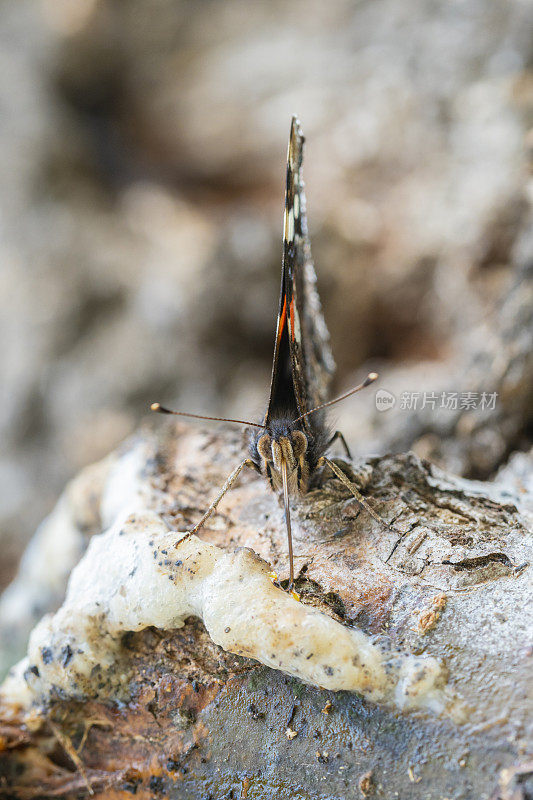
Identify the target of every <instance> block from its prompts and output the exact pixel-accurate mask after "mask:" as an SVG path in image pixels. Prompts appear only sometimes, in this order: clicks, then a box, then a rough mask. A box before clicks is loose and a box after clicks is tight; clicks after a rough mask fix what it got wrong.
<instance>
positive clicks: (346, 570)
mask: <svg viewBox="0 0 533 800" xmlns="http://www.w3.org/2000/svg"><path fill="white" fill-rule="evenodd" d="M139 448H140V450H139ZM240 451H241V444H240V437H239V436H237V435H235V434H234V433H233V432H227V433H224V432H222V433H221V432H217V433H206V432H203V431H201V430H198V429H191V428H187V427H185V426H182V425H180V426H169V427H168V428H167V429H166V432H163V433H161V436H160V440H159V442H156V441H155V439H154V438H153V436H151V435H148V434H146V435H145V437H144V439H142V438H141V439H137V440H136V442H134V443H132V445H131V446H130V448H129V449H126V450H125V451H124V452H123V453H122V455H121V458H120V459H119V460H118V462H117V464H118V465H120V464H121V459H122V463H123V464H124V465H129V466H128V468H127V469H126V468H125V469H124V475H127V476H128V478H127V479H126V480H124V481H123V482H122V483H121V484H120V483H117V482H116V481H115V483H114V486H113V483H112V482H111V484H110V483H109V482H108V483H107V485H106V484H104V492H103V495H102V502H104V500H105V498H106V497H107V501H106V502H108V503H109V501H110V499H111V496H114V497H115V501H116V502H115V518H118V516H119V514H120V510H121V506H120V503H119V502H118V498H120V497H122V498H123V500H124V503H127V502H130V501H131V497H132V494H133V495H135V497H136V498H137V499H136V500H135V502H136V503H137V504H138V507H139V508H141V507H144V508H146V509H149V510H150V511H151V513H153V511H156V513H157V514H158V515H159V516H160V517H161V519H162V520H164V521H165V522H166V524H167V525H169V526H170V527H171V528H174V529H175V530H176V531H178V530H183V529H184V528H187V527H188V526H189V525H190V524H191V522H192V521H194V520H196V519H197V518H198V515H199V514H200V513H201V512H202V511H203V510H204V508H205V504H206V502H207V498H208V497H209V496H211V495H212V494H213V492H214V488H215V486H216V485H218V484H220V483H221V482H222V480H223V479H224V478H225V477H226V474H227V472H228V471H229V469H230V468H231V465H232V464H233V463H235V462H236V461H237V460H238V458H239V455H240ZM139 453H141V454H142V453H144V455H143V456H142V458H139ZM133 463H136V465H137V466H136V468H135V470H132V466H131V465H132V464H133ZM339 463H342V462H339ZM346 468H347V469H349V467H348V465H346ZM352 470H353V476H354V478H355V480H356V481H357V483H358V485H359V486H360V487H361V489H362V490H363V491H364V493H365V495H366V496H367V498H368V499H369V501H370V502H372V504H373V505H374V507H375V508H376V509H377V510H378V511H379V513H380V514H382V515H383V516H384V518H385V519H387V520H388V521H390V522H392V521H394V524H395V526H396V527H397V528H398V529H399V531H401V532H402V534H403V535H402V536H401V538H400V540H398V539H396V538H395V537H394V536H393V535H392V534H389V533H384V531H383V530H382V529H381V527H380V526H379V525H377V524H376V523H375V522H374V521H373V520H372V519H369V518H368V516H367V515H365V514H364V512H363V511H359V510H358V508H357V504H356V503H355V501H354V500H353V499H351V498H350V497H349V496H348V494H347V491H346V489H345V487H343V485H342V484H340V483H339V482H338V481H337V480H336V479H332V478H328V477H327V476H324V481H323V484H322V486H320V487H317V488H316V489H315V490H313V491H312V492H310V493H309V495H308V496H307V497H306V498H305V499H304V502H303V503H302V504H301V505H300V506H299V507H298V508H297V509H295V519H294V535H295V551H296V564H297V570H298V581H297V588H298V591H299V592H300V593H301V595H302V602H303V603H304V605H306V604H308V605H310V606H312V607H313V608H316V609H319V610H321V611H322V612H323V613H325V614H328V615H329V616H330V617H332V618H333V619H334V620H337V621H338V622H339V623H341V624H343V625H348V626H356V627H357V628H358V629H360V630H362V631H363V632H366V633H368V634H371V635H375V636H378V638H379V640H380V641H381V642H389V643H390V644H391V646H393V647H395V648H396V647H397V648H399V649H400V650H401V651H403V652H410V653H413V654H424V655H431V656H434V657H436V658H437V659H438V660H440V661H442V662H443V663H444V664H445V666H446V669H447V673H448V681H447V690H448V691H449V692H450V693H451V694H452V695H453V697H454V698H455V699H456V700H457V701H458V702H459V703H460V714H452V715H450V714H449V713H444V714H443V715H442V716H441V717H437V716H435V715H434V714H432V713H431V712H426V713H425V714H413V713H410V714H401V713H399V712H398V711H394V710H392V709H390V708H385V707H384V706H381V705H379V704H378V705H376V704H372V703H370V702H368V701H366V700H364V699H363V698H361V697H360V696H358V695H355V694H353V693H349V692H328V691H325V690H321V689H318V688H314V687H311V686H306V685H304V684H302V683H300V682H299V681H297V680H295V679H293V678H288V677H287V676H285V675H283V673H281V672H276V671H273V670H271V669H268V668H267V667H265V666H262V665H259V664H257V662H255V661H252V660H250V659H246V658H242V657H238V656H235V655H232V654H230V653H227V652H224V651H223V650H222V649H221V648H220V647H217V646H215V645H214V644H213V642H212V641H211V640H210V638H209V637H208V635H207V633H206V631H205V628H204V627H203V626H202V624H201V623H200V622H199V621H198V620H197V619H195V618H193V617H190V618H189V619H188V620H187V621H186V624H185V626H184V627H182V628H181V629H179V630H161V629H158V628H154V627H150V628H147V629H145V630H142V631H138V632H136V633H132V634H129V635H127V636H125V637H124V639H123V640H122V644H121V653H122V658H123V662H122V665H124V664H127V665H128V667H129V669H131V673H130V672H129V671H128V672H125V673H124V678H123V680H124V681H126V682H125V683H124V687H125V688H126V689H127V691H128V696H129V700H128V701H127V702H125V703H124V702H121V703H119V704H116V703H113V702H112V699H111V698H110V697H109V695H108V692H107V688H105V689H104V684H102V690H101V691H102V692H103V694H102V696H100V697H99V696H98V683H97V682H95V683H94V687H95V690H96V696H93V697H92V699H91V700H90V701H89V702H86V703H83V704H80V703H79V702H77V701H75V700H73V699H70V700H69V698H68V697H63V699H61V698H58V697H57V696H56V695H55V693H54V689H53V686H51V687H50V695H49V697H50V702H49V703H48V705H46V706H45V707H44V708H40V709H39V708H38V707H37V706H35V707H32V706H28V691H27V689H26V690H24V688H23V687H24V685H25V684H26V681H25V680H24V679H23V677H22V676H21V675H20V673H19V674H18V676H17V675H16V676H14V677H12V678H10V679H8V680H7V681H6V683H5V684H4V687H3V690H2V706H1V709H2V714H1V718H2V728H1V736H2V739H1V742H2V745H1V747H2V750H1V753H0V775H2V774H3V776H4V782H3V783H1V782H0V792H1V791H2V788H1V787H2V786H3V787H5V792H7V796H10V794H9V793H10V792H12V791H13V789H15V791H16V796H17V797H20V798H26V797H27V798H31V797H43V796H44V797H49V796H50V797H52V796H64V797H74V796H78V795H79V794H80V793H81V794H84V793H86V792H87V788H86V787H87V783H89V784H90V785H92V787H93V790H94V791H95V793H96V796H97V797H98V796H99V797H105V798H113V797H127V796H129V795H128V793H129V792H136V796H138V797H141V798H144V797H146V798H148V797H153V796H157V795H158V794H160V795H162V796H169V797H174V798H180V800H181V798H189V797H190V798H197V797H199V796H200V797H202V796H206V797H208V796H209V795H211V796H212V797H217V798H218V797H225V796H229V795H230V792H233V794H234V796H236V797H238V796H249V797H257V798H270V797H275V796H277V797H280V798H283V800H285V798H286V799H287V800H289V798H291V797H295V796H302V797H306V796H311V797H318V798H359V797H361V796H362V793H361V789H360V784H361V786H363V788H365V787H371V788H372V791H373V792H374V794H375V795H376V796H377V797H384V798H394V797H409V798H414V799H415V800H416V799H417V798H421V799H422V798H424V800H426V798H428V797H434V798H445V797H447V798H453V800H458V799H459V798H465V800H466V799H467V800H470V799H471V798H472V799H473V798H476V800H478V799H479V800H484V799H485V800H486V799H487V798H489V797H491V796H492V793H493V792H494V795H493V796H494V797H500V796H501V797H502V798H504V797H505V796H506V795H505V794H504V792H506V791H508V792H509V791H511V789H510V788H509V787H512V786H515V787H516V786H517V785H521V786H522V787H523V788H524V787H525V786H526V785H527V780H528V778H527V775H528V773H527V769H528V768H527V766H526V755H525V754H526V752H527V749H528V747H529V746H530V745H531V730H530V728H529V727H528V726H529V725H530V723H531V702H530V697H529V696H528V686H529V683H528V681H529V677H530V674H531V648H530V644H529V638H528V637H529V632H530V629H531V608H532V607H533V604H532V602H531V600H532V597H531V593H532V592H531V577H530V576H531V567H530V566H529V562H530V561H531V534H530V533H529V532H528V527H529V526H530V525H531V521H532V518H533V502H532V492H531V488H532V487H531V462H530V458H529V456H527V455H526V454H516V455H515V456H513V458H512V459H511V461H510V462H509V464H508V465H507V466H506V467H505V469H504V470H503V471H502V472H501V474H500V475H499V477H498V479H497V480H496V481H495V482H494V483H479V482H475V481H466V480H464V479H461V478H456V477H451V476H447V475H446V474H444V473H442V472H441V471H440V470H438V469H437V468H435V467H434V466H431V465H430V464H429V463H427V462H424V461H421V460H420V459H419V458H417V457H416V456H414V455H413V454H405V455H400V456H390V457H385V458H382V459H378V458H373V459H368V460H366V461H361V462H357V463H355V464H354V465H353V467H352ZM120 473H121V469H120V468H119V469H117V470H116V472H115V475H118V474H120ZM133 473H135V475H137V476H138V477H137V480H138V483H137V484H136V483H135V481H134V480H133V479H132V476H133ZM100 491H101V488H100ZM127 498H130V500H128V499H127ZM78 500H79V503H80V506H79V507H78V513H79V511H80V509H81V508H82V507H83V500H82V495H81V494H79V495H78ZM125 508H126V505H123V506H122V510H124V509H125ZM112 516H113V515H112ZM95 535H98V533H95ZM201 538H202V539H204V540H205V541H207V542H211V543H213V544H216V545H218V546H219V547H222V548H223V549H226V550H227V551H229V552H232V551H233V550H234V549H235V548H236V547H238V546H239V545H246V546H248V547H252V548H253V549H254V550H255V551H256V552H257V553H258V554H260V555H261V556H262V557H263V558H266V559H267V560H269V561H270V562H271V563H272V565H273V567H274V568H275V569H276V571H277V572H278V574H279V577H280V580H281V581H282V582H283V580H285V579H286V577H287V563H286V545H285V541H284V527H283V518H282V509H281V507H280V505H279V503H278V500H277V498H276V497H275V496H274V495H273V494H272V493H271V492H270V491H269V489H268V487H267V486H266V484H265V483H264V481H263V480H262V479H260V478H258V477H257V476H254V475H252V474H250V475H249V476H248V477H245V478H243V480H242V482H241V483H240V485H239V486H238V487H236V488H235V489H234V490H233V491H232V492H231V493H230V494H228V495H227V496H226V498H225V499H224V501H223V503H222V504H221V507H220V514H219V515H217V516H215V517H214V518H213V519H212V520H210V521H209V525H208V527H207V528H206V529H205V530H204V531H203V532H202V533H201ZM74 560H75V559H73V566H74ZM43 566H44V564H43ZM162 569H164V567H162ZM75 574H76V573H74V576H75ZM73 580H75V577H73ZM148 591H149V587H148ZM274 624H275V623H274ZM259 633H260V632H259ZM70 660H71V659H69V658H66V659H65V661H66V663H65V664H64V665H63V666H64V669H65V670H68V668H69V662H70ZM117 676H118V677H120V674H119V673H117ZM33 677H34V676H33ZM33 677H32V675H31V673H30V674H29V675H28V682H27V686H28V687H30V689H31V685H32V680H33ZM21 678H22V680H21ZM15 687H18V690H19V693H18V694H15ZM25 691H26V694H25ZM54 697H55V699H53V698H54ZM29 698H30V702H31V692H30V695H29ZM41 701H42V697H41ZM28 708H29V711H28ZM68 752H70V759H73V760H70V759H69V757H68V755H67V753H68ZM517 765H521V766H520V767H519V768H518V771H517V769H516V766H517ZM368 773H371V778H368V775H367V774H368ZM365 775H366V776H367V778H366V782H365V780H364V778H365ZM499 786H500V789H499V788H498V787H499ZM365 791H366V789H365ZM520 791H522V790H520ZM525 791H526V789H524V792H525ZM499 792H500V793H499ZM524 792H523V797H526V796H527V795H526V794H525V793H524ZM520 796H521V795H518V797H520Z"/></svg>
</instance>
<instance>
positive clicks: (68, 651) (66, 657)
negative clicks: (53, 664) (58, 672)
mask: <svg viewBox="0 0 533 800" xmlns="http://www.w3.org/2000/svg"><path fill="white" fill-rule="evenodd" d="M72 656H73V652H72V647H71V646H70V645H69V644H66V645H65V646H64V648H63V649H62V650H61V663H62V664H63V666H64V667H66V666H67V664H68V663H69V661H71V660H72Z"/></svg>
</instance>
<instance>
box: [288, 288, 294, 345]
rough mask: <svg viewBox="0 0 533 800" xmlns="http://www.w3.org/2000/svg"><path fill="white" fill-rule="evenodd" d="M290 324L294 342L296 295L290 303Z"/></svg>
mask: <svg viewBox="0 0 533 800" xmlns="http://www.w3.org/2000/svg"><path fill="white" fill-rule="evenodd" d="M289 315H290V320H291V321H290V326H291V339H292V341H293V342H294V297H293V298H292V299H291V302H290V305H289Z"/></svg>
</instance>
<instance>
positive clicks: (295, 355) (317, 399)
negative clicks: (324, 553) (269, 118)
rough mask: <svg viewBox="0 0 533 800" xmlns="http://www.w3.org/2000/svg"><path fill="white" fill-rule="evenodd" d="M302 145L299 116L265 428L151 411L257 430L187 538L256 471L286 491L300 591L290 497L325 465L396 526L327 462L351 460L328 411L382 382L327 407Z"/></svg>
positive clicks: (325, 352)
mask: <svg viewBox="0 0 533 800" xmlns="http://www.w3.org/2000/svg"><path fill="white" fill-rule="evenodd" d="M303 144H304V137H303V135H302V131H301V128H300V123H299V121H298V119H297V118H296V117H293V118H292V123H291V131H290V136H289V147H288V154H287V185H286V191H285V214H284V234H283V261H282V268H281V291H280V297H279V311H278V321H277V327H276V340H275V345H274V360H273V363H272V378H271V381H270V396H269V400H268V407H267V411H266V414H265V418H264V420H263V422H262V423H254V422H245V421H244V420H237V419H222V418H220V417H204V416H200V415H198V414H188V413H186V412H183V411H170V410H169V409H167V408H164V407H163V406H161V405H160V404H159V403H154V404H153V405H152V410H153V411H159V412H160V413H163V414H178V415H183V416H186V417H195V418H196V419H217V420H220V421H222V422H235V423H237V424H241V425H248V426H250V427H252V428H254V430H253V431H252V432H251V433H250V442H249V458H246V459H244V461H242V462H241V463H240V464H239V466H238V467H236V469H235V470H234V471H233V472H232V473H231V475H230V476H229V477H228V479H227V481H226V483H225V484H224V486H223V487H222V489H221V490H220V492H219V494H218V496H217V497H216V498H215V500H214V501H213V503H212V504H211V506H210V507H209V508H208V510H207V511H206V512H205V514H204V516H203V517H202V519H201V520H200V522H199V523H198V524H197V525H196V526H195V527H194V528H193V530H192V531H190V532H189V533H190V534H192V533H195V532H196V531H197V530H198V529H199V528H200V527H201V526H202V525H203V524H204V522H205V521H206V520H207V519H208V518H209V517H210V516H211V514H213V513H214V511H215V509H216V507H217V505H218V504H219V502H220V501H221V499H222V498H223V497H224V495H225V494H226V492H227V491H228V490H229V489H230V488H231V486H232V485H233V483H234V482H235V480H236V479H237V477H238V475H239V474H240V472H241V470H242V469H243V468H244V467H252V468H253V469H255V470H257V472H259V473H261V474H262V475H264V476H265V477H266V478H267V479H268V481H269V483H270V486H271V488H272V490H273V491H275V492H277V491H279V490H282V491H283V501H284V506H285V521H286V524H287V537H288V543H289V563H290V581H289V590H292V588H293V586H294V564H293V552H292V535H291V517H290V506H289V496H290V495H291V494H304V493H305V492H306V491H307V489H308V488H309V485H310V480H311V478H312V476H313V475H314V474H315V473H316V471H317V470H319V469H320V468H321V467H323V466H324V465H327V466H328V467H329V468H330V469H331V470H332V471H333V473H334V474H335V476H336V477H337V478H338V479H339V480H341V481H342V482H343V483H344V484H345V485H346V486H347V487H348V488H349V490H350V492H351V493H352V494H353V495H354V496H355V497H356V498H357V500H358V501H359V503H360V504H361V505H362V506H363V508H365V509H366V511H368V513H369V514H370V515H371V516H372V517H373V518H374V519H375V520H377V521H378V522H379V523H381V524H382V525H384V526H385V527H387V528H388V529H389V530H390V526H389V525H388V524H387V523H386V522H385V521H384V520H382V519H381V517H379V516H378V514H377V513H376V512H375V511H374V510H373V508H372V507H371V506H370V505H369V504H368V503H367V501H366V500H365V499H364V497H363V496H362V495H361V493H360V492H359V490H358V489H357V487H356V486H354V485H353V483H352V482H351V481H350V480H349V479H348V477H347V476H346V475H345V474H344V472H342V470H341V469H340V468H339V466H338V465H337V464H336V463H335V462H334V461H331V460H330V459H329V458H327V457H326V455H325V454H326V452H327V451H328V449H329V447H330V445H331V444H332V443H333V442H334V441H335V440H336V439H339V440H340V441H341V443H342V445H343V446H344V449H345V451H346V455H347V456H348V458H350V451H349V449H348V446H347V444H346V442H345V440H344V437H343V435H342V434H341V433H340V432H339V431H337V432H336V433H334V434H333V435H331V433H330V431H329V429H328V427H327V425H326V422H325V418H324V417H325V415H324V409H325V408H326V407H327V406H330V405H333V404H334V403H338V402H339V401H340V400H344V398H345V397H349V396H350V395H351V394H354V392H358V391H359V390H360V389H363V388H364V387H365V386H368V385H369V384H371V383H372V382H373V381H375V380H376V378H377V377H378V376H377V374H376V373H375V372H371V373H370V374H369V375H368V376H367V377H366V378H365V380H364V381H363V382H362V383H361V384H359V385H358V386H356V387H355V388H353V389H351V390H350V391H349V392H346V393H345V394H343V395H341V396H340V397H337V398H336V399H335V400H330V401H329V402H327V401H326V399H325V394H326V389H327V384H328V377H329V374H330V373H331V372H332V369H333V361H332V358H331V354H330V352H329V347H328V344H327V338H328V335H327V329H326V327H325V323H324V320H323V318H322V313H321V310H320V301H319V299H318V294H317V291H316V288H315V283H316V276H315V272H314V268H313V262H312V259H311V249H310V244H309V237H308V234H307V219H306V209H305V194H304V184H303V181H302V159H303Z"/></svg>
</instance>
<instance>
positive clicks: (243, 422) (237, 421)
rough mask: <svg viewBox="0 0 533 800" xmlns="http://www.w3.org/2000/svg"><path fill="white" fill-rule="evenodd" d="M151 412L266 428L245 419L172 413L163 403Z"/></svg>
mask: <svg viewBox="0 0 533 800" xmlns="http://www.w3.org/2000/svg"><path fill="white" fill-rule="evenodd" d="M150 410H151V411H157V412H158V413H159V414H175V415H176V416H179V417H193V418H194V419H209V420H213V421H214V422H234V423H235V424H236V425H250V426H252V427H253V428H264V427H265V426H264V425H260V424H259V423H258V422H247V421H246V420H244V419H226V418H225V417H203V416H202V415H201V414H189V413H188V412H187V411H171V410H170V408H165V406H162V405H161V403H152V405H151V406H150Z"/></svg>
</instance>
